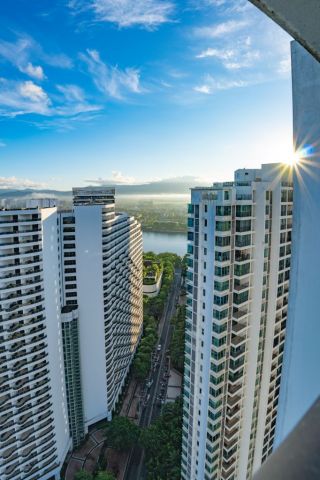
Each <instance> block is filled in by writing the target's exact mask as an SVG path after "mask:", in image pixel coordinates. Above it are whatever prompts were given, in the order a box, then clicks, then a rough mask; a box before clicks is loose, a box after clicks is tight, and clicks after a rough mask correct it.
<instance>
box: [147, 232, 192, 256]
mask: <svg viewBox="0 0 320 480" xmlns="http://www.w3.org/2000/svg"><path fill="white" fill-rule="evenodd" d="M143 250H144V251H145V252H149V251H152V252H154V253H163V252H173V253H176V254H177V255H180V256H181V257H183V255H185V254H186V253H187V234H184V233H156V232H143Z"/></svg>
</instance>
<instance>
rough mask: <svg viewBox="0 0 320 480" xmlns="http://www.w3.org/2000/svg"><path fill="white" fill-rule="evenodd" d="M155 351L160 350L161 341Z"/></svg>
mask: <svg viewBox="0 0 320 480" xmlns="http://www.w3.org/2000/svg"><path fill="white" fill-rule="evenodd" d="M157 351H158V352H160V351H161V343H159V345H158V346H157Z"/></svg>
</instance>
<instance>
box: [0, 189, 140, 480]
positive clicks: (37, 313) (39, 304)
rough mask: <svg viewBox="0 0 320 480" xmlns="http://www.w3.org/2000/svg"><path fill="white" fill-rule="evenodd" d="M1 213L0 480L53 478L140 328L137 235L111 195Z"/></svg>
mask: <svg viewBox="0 0 320 480" xmlns="http://www.w3.org/2000/svg"><path fill="white" fill-rule="evenodd" d="M39 205H40V206H36V204H34V203H32V202H31V204H30V205H29V207H30V208H28V209H21V210H2V211H0V320H1V321H0V341H1V343H0V362H1V363H0V427H1V431H0V478H1V480H29V479H30V480H35V479H41V480H46V479H47V478H51V477H53V476H54V477H55V478H60V469H61V466H62V464H63V461H64V459H65V456H66V454H67V452H68V450H69V449H71V448H74V447H76V446H77V445H78V444H79V443H80V441H81V440H82V438H83V437H84V434H85V433H86V431H87V430H88V427H89V426H90V425H91V424H93V423H95V422H96V421H98V420H100V419H102V418H109V419H110V418H111V415H112V412H113V410H114V408H115V406H116V403H117V400H118V398H119V395H120V393H121V390H122V387H123V384H124V381H125V378H126V375H127V372H128V369H129V367H130V363H131V360H132V358H133V355H134V352H135V349H136V346H137V344H138V341H139V338H140V335H141V329H142V234H141V229H140V225H139V224H138V223H137V222H136V221H135V220H134V218H132V217H129V216H127V215H126V214H116V213H115V198H114V190H113V189H105V188H99V189H75V190H74V207H73V208H72V209H71V210H70V211H63V212H58V211H57V209H56V208H55V207H52V202H50V201H48V200H43V201H40V202H39Z"/></svg>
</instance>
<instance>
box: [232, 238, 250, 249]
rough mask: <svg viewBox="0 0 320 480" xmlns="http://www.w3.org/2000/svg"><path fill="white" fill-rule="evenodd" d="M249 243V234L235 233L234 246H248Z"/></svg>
mask: <svg viewBox="0 0 320 480" xmlns="http://www.w3.org/2000/svg"><path fill="white" fill-rule="evenodd" d="M249 245H251V235H236V239H235V246H236V247H248V246H249Z"/></svg>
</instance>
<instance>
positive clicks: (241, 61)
mask: <svg viewBox="0 0 320 480" xmlns="http://www.w3.org/2000/svg"><path fill="white" fill-rule="evenodd" d="M209 57H212V58H217V59H218V60H220V61H221V62H222V64H223V66H224V67H225V68H227V69H228V70H238V69H240V68H248V67H251V66H253V65H255V63H256V62H257V61H258V60H259V59H260V57H261V54H260V52H259V51H258V50H254V49H251V48H250V42H241V43H240V44H238V45H236V44H235V45H234V48H232V49H228V48H220V49H219V48H207V49H206V50H203V51H202V52H201V53H199V54H198V55H197V58H200V59H201V58H209Z"/></svg>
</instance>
